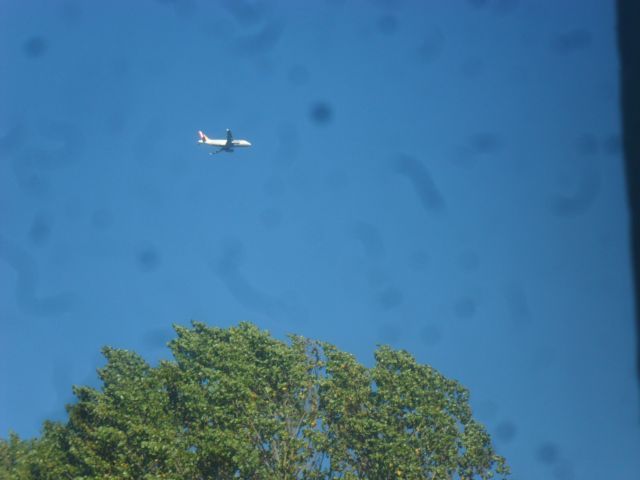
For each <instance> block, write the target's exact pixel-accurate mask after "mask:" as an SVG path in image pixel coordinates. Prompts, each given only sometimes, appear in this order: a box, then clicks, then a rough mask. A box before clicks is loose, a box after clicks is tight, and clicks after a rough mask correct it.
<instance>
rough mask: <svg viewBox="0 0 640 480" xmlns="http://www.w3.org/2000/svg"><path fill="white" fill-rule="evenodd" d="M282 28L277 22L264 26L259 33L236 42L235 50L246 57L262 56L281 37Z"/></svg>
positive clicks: (273, 46) (271, 48) (272, 47)
mask: <svg viewBox="0 0 640 480" xmlns="http://www.w3.org/2000/svg"><path fill="white" fill-rule="evenodd" d="M283 31H284V26H283V25H282V24H281V23H279V22H272V23H269V24H267V25H265V26H264V27H263V28H262V29H261V30H260V31H259V32H257V33H254V34H251V35H245V36H243V37H240V38H238V39H237V40H236V43H235V47H236V50H237V51H239V52H241V53H244V54H246V55H263V54H265V53H268V52H270V51H271V50H273V49H274V48H275V46H276V44H277V43H278V41H279V40H280V37H281V36H282V32H283Z"/></svg>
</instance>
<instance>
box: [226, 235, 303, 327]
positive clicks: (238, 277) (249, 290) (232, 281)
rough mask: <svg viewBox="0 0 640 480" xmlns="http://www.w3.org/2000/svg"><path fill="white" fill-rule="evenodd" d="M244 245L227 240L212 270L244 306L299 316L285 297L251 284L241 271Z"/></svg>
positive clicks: (256, 309) (279, 314)
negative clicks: (273, 294) (270, 293)
mask: <svg viewBox="0 0 640 480" xmlns="http://www.w3.org/2000/svg"><path fill="white" fill-rule="evenodd" d="M244 256H245V253H244V245H243V244H242V242H240V241H239V240H235V239H234V240H229V241H227V242H225V244H224V245H223V248H222V255H221V256H220V258H219V259H218V260H217V261H216V262H215V263H214V264H213V270H214V272H215V273H217V275H218V276H219V277H220V279H221V280H222V282H223V283H224V285H225V286H226V287H227V290H228V291H229V293H230V294H231V295H232V296H233V297H234V298H235V299H236V300H237V301H238V302H239V303H240V304H242V305H243V306H244V307H246V308H248V309H250V310H254V311H256V312H260V313H263V314H265V315H268V316H270V317H274V318H275V317H278V318H282V317H284V316H287V317H290V318H296V319H298V318H300V315H301V313H302V312H301V310H300V309H299V308H297V307H296V306H295V305H294V303H295V302H291V301H289V300H288V299H287V298H286V297H285V298H284V299H281V298H278V297H275V296H271V295H269V294H267V293H265V292H262V291H261V290H259V289H258V288H256V287H255V286H253V285H252V284H251V283H250V282H249V281H248V280H247V279H246V278H245V277H244V275H243V274H242V273H241V271H240V266H241V264H242V263H243V261H244Z"/></svg>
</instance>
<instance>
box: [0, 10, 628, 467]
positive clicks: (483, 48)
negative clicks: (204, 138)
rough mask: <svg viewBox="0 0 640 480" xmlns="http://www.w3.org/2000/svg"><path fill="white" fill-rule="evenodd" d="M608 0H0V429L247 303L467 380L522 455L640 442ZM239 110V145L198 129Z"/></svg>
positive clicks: (581, 457)
mask: <svg viewBox="0 0 640 480" xmlns="http://www.w3.org/2000/svg"><path fill="white" fill-rule="evenodd" d="M614 13H615V12H614V10H613V2H603V1H599V0H582V1H577V0H572V1H569V0H567V1H563V2H555V1H551V0H545V1H534V0H526V1H525V0H520V1H516V0H473V1H472V0H469V1H462V0H456V1H451V2H437V1H420V2H419V1H411V0H405V1H401V0H397V1H394V0H371V1H356V0H353V1H350V0H343V1H340V0H326V1H319V0H318V1H314V2H294V1H293V0H280V1H249V0H238V1H231V0H224V1H204V0H164V1H161V0H157V1H152V0H141V1H139V2H135V5H134V4H133V3H131V2H125V1H115V2H108V3H105V2H92V1H90V2H80V1H51V2H49V1H44V0H40V1H35V0H28V1H22V2H8V1H5V2H1V3H0V105H2V108H1V110H0V169H1V170H0V212H1V218H2V221H1V223H0V286H1V288H0V322H1V323H0V328H1V330H0V384H1V385H2V386H3V387H2V389H1V390H0V434H1V435H3V436H5V435H6V434H7V433H8V431H9V430H15V431H17V432H18V433H19V434H21V435H23V436H33V435H37V433H38V431H39V428H40V425H41V423H42V421H43V420H44V419H47V418H54V419H64V404H65V403H68V402H70V401H72V396H71V385H73V384H91V385H95V384H96V376H95V368H96V367H97V366H99V365H100V364H101V359H100V354H99V350H100V347H101V346H102V345H105V344H108V345H112V346H115V347H121V348H128V349H134V350H136V351H138V352H140V353H141V354H142V355H143V356H144V357H145V358H147V359H149V360H150V361H155V360H157V359H159V358H162V357H165V356H167V355H168V352H167V349H166V347H164V343H165V342H166V341H167V340H168V339H170V338H171V336H172V331H171V325H172V324H173V323H177V324H182V325H184V324H188V323H189V321H190V320H192V319H196V320H200V321H204V322H206V323H208V324H211V325H217V326H223V327H224V326H229V325H234V324H236V323H237V322H238V321H241V320H249V321H252V322H254V323H256V324H257V325H258V326H260V327H262V328H266V329H268V330H270V331H271V332H272V333H273V334H274V335H275V336H277V337H279V338H282V337H283V336H284V335H285V334H286V333H287V332H293V333H298V334H301V335H304V336H307V337H311V338H317V339H322V340H327V341H330V342H333V343H335V344H337V345H338V346H339V347H340V348H342V349H345V350H348V351H350V352H353V353H355V354H356V355H357V357H358V358H359V359H360V360H361V361H362V362H364V363H366V364H371V361H372V351H373V350H374V349H375V346H376V344H379V343H388V344H391V345H392V346H394V347H397V348H404V349H407V350H409V351H410V352H412V353H413V354H414V355H415V356H416V357H417V358H418V360H419V361H421V362H424V363H429V364H431V365H433V366H434V367H435V368H437V369H438V370H440V371H441V372H442V373H444V374H445V375H447V376H449V377H453V378H456V379H458V380H459V381H461V382H462V383H463V384H464V385H466V386H467V387H469V388H470V390H471V393H472V402H473V406H474V412H475V414H476V416H477V417H478V418H479V419H480V420H481V421H483V422H484V423H485V424H486V425H487V427H488V428H489V430H490V432H491V433H492V435H493V437H494V440H495V444H496V446H497V448H498V450H499V452H500V453H502V454H503V455H505V456H506V457H507V459H508V460H509V462H510V464H511V465H512V468H513V471H514V473H515V475H516V476H517V478H519V479H523V480H526V479H538V478H556V479H560V480H564V479H573V478H576V479H577V478H580V479H599V478H631V477H633V475H634V473H635V472H637V471H638V469H639V468H640V457H638V455H637V452H638V451H640V412H639V411H638V405H639V401H638V388H637V384H636V381H635V372H634V355H635V354H634V351H633V348H634V328H633V301H632V298H631V290H630V279H631V274H630V269H629V258H628V255H629V254H628V246H627V208H626V205H625V192H624V183H623V181H624V178H623V169H622V161H621V154H620V146H619V143H620V131H621V126H620V121H619V108H618V94H619V92H618V77H617V71H618V60H617V51H616V48H615V47H616V43H615V42H616V39H615V28H614V27H615V21H614V20H615V18H614ZM225 128H231V129H232V130H233V131H234V133H235V135H236V136H237V137H239V138H246V139H248V140H250V141H251V142H252V143H253V147H252V148H251V149H248V150H243V151H236V152H234V153H233V154H221V155H217V156H213V157H210V156H208V155H207V153H206V150H205V149H203V148H202V147H201V146H199V145H197V144H196V143H195V142H196V140H197V135H196V132H197V130H200V129H202V130H204V131H205V132H207V134H209V135H210V136H212V137H215V136H223V135H224V129H225Z"/></svg>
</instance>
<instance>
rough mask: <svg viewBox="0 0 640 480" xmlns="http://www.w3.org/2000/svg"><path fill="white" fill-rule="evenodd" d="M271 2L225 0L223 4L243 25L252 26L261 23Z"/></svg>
mask: <svg viewBox="0 0 640 480" xmlns="http://www.w3.org/2000/svg"><path fill="white" fill-rule="evenodd" d="M268 3H269V2H261V1H247V0H224V1H223V2H222V5H223V7H224V8H226V9H227V11H228V12H229V13H230V14H231V15H232V16H233V17H234V19H235V20H236V21H237V22H238V23H239V24H240V25H242V26H245V27H246V26H251V25H255V24H257V23H260V22H261V21H262V20H263V18H264V17H265V14H266V13H267V7H268Z"/></svg>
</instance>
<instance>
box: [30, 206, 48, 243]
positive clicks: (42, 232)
mask: <svg viewBox="0 0 640 480" xmlns="http://www.w3.org/2000/svg"><path fill="white" fill-rule="evenodd" d="M50 235H51V222H50V220H49V217H48V216H47V215H45V214H44V213H38V214H36V216H35V217H34V219H33V222H32V223H31V228H29V239H30V240H31V241H32V242H33V243H34V244H35V245H37V246H41V245H44V244H45V243H46V242H47V240H49V236H50Z"/></svg>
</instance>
